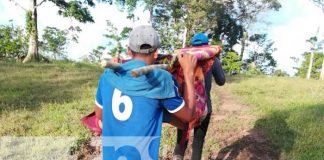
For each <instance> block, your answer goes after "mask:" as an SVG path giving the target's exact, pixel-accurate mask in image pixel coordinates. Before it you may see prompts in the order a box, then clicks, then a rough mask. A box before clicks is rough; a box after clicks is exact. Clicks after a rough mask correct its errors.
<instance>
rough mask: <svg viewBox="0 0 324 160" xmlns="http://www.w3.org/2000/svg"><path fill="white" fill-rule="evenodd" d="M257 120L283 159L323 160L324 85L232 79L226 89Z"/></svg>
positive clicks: (276, 79) (275, 79) (272, 79)
mask: <svg viewBox="0 0 324 160" xmlns="http://www.w3.org/2000/svg"><path fill="white" fill-rule="evenodd" d="M225 88H226V90H229V91H230V92H231V93H232V94H234V95H235V96H236V97H237V99H238V100H240V101H241V102H242V103H245V104H248V105H250V106H253V107H252V110H251V111H250V113H251V114H254V115H256V116H257V117H258V119H257V120H256V121H255V122H254V128H255V129H259V130H261V131H263V132H264V133H265V134H266V136H267V138H268V139H269V140H270V141H271V143H272V145H273V146H274V148H276V149H277V150H279V152H280V153H281V155H280V159H305V160H308V159H316V160H317V159H318V160H320V159H323V158H324V136H323V135H324V81H318V80H305V79H299V78H279V77H254V78H249V77H231V78H230V79H229V81H228V84H227V85H226V86H225Z"/></svg>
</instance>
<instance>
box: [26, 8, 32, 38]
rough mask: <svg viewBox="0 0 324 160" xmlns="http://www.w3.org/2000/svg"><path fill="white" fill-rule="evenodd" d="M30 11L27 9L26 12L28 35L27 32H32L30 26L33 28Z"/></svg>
mask: <svg viewBox="0 0 324 160" xmlns="http://www.w3.org/2000/svg"><path fill="white" fill-rule="evenodd" d="M32 14H33V13H32V11H27V12H26V32H27V34H28V36H29V34H31V33H32V28H33V22H32Z"/></svg>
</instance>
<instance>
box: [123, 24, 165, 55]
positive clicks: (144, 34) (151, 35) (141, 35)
mask: <svg viewBox="0 0 324 160" xmlns="http://www.w3.org/2000/svg"><path fill="white" fill-rule="evenodd" d="M144 44H146V45H150V46H151V48H148V49H141V46H142V45H144ZM128 47H129V48H130V49H131V50H132V51H133V52H135V53H151V52H153V51H154V50H156V49H157V48H159V47H160V41H159V37H158V35H157V33H156V31H155V29H154V28H153V27H152V26H150V25H141V26H138V27H135V28H134V29H133V30H132V31H131V33H130V34H129V44H128Z"/></svg>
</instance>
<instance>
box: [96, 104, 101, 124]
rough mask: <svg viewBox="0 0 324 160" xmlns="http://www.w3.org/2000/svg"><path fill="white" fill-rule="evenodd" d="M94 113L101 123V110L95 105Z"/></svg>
mask: <svg viewBox="0 0 324 160" xmlns="http://www.w3.org/2000/svg"><path fill="white" fill-rule="evenodd" d="M94 111H95V113H96V117H97V118H98V119H99V120H100V121H102V109H101V108H100V107H98V106H97V105H96V106H95V107H94Z"/></svg>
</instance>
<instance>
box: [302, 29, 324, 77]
mask: <svg viewBox="0 0 324 160" xmlns="http://www.w3.org/2000/svg"><path fill="white" fill-rule="evenodd" d="M306 42H308V43H309V44H310V45H311V47H310V58H309V64H308V70H307V75H306V78H307V79H310V78H311V73H312V68H313V62H314V53H315V52H319V51H320V50H322V49H323V47H322V45H323V43H324V40H322V41H319V39H318V31H317V34H316V35H315V36H312V37H310V38H309V39H308V40H306ZM322 66H323V67H324V62H323V64H322Z"/></svg>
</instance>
